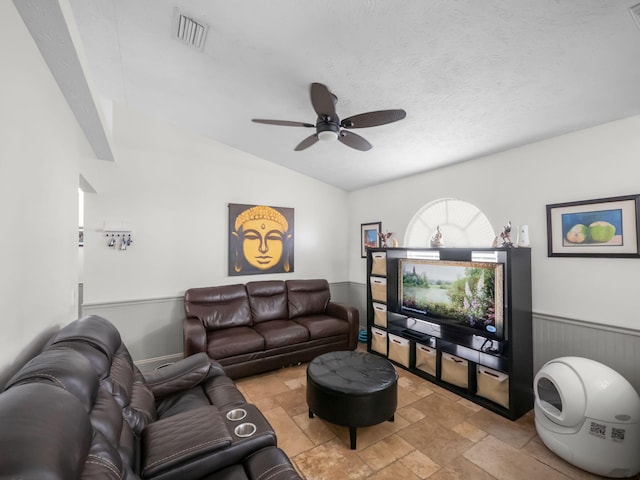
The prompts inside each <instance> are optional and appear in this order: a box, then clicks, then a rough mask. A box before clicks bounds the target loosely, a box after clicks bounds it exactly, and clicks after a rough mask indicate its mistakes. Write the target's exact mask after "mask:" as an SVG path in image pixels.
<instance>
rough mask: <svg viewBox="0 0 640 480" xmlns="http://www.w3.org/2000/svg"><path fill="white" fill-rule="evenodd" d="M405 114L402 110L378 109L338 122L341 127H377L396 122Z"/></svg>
mask: <svg viewBox="0 0 640 480" xmlns="http://www.w3.org/2000/svg"><path fill="white" fill-rule="evenodd" d="M406 116H407V112H405V111H404V110H379V111H377V112H368V113H361V114H359V115H354V116H353V117H349V118H345V119H343V120H342V122H340V126H341V127H342V128H364V127H377V126H378V125H384V124H386V123H392V122H397V121H398V120H402V119H403V118H404V117H406Z"/></svg>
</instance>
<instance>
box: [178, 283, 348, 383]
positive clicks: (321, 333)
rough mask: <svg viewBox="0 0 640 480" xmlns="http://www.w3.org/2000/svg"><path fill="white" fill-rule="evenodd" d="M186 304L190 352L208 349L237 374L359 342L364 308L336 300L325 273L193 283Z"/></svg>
mask: <svg viewBox="0 0 640 480" xmlns="http://www.w3.org/2000/svg"><path fill="white" fill-rule="evenodd" d="M184 308H185V313H186V317H185V319H184V321H183V335H184V355H185V357H188V356H190V355H194V354H196V353H201V352H205V353H206V354H207V355H208V356H209V357H211V358H213V359H215V360H217V361H218V362H219V363H220V365H222V366H223V367H224V370H225V372H226V374H227V375H228V376H230V377H231V378H240V377H246V376H249V375H254V374H257V373H262V372H266V371H269V370H274V369H278V368H281V367H285V366H289V365H294V364H297V363H301V362H308V361H310V360H312V359H314V358H315V357H317V356H318V355H320V354H323V353H327V352H333V351H337V350H354V349H355V348H356V346H357V344H358V329H359V326H358V321H359V317H358V310H357V309H356V308H355V307H352V306H349V305H344V304H339V303H335V302H332V301H331V292H330V289H329V283H328V282H327V281H326V280H323V279H314V280H286V281H283V280H267V281H255V282H249V283H247V284H244V285H243V284H237V285H224V286H216V287H204V288H191V289H189V290H187V291H186V292H185V295H184Z"/></svg>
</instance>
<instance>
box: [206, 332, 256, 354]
mask: <svg viewBox="0 0 640 480" xmlns="http://www.w3.org/2000/svg"><path fill="white" fill-rule="evenodd" d="M262 350H264V338H263V337H262V335H260V334H259V333H258V332H256V331H255V330H254V329H253V328H250V327H233V328H225V329H223V330H217V331H216V332H215V335H209V336H208V337H207V354H208V355H209V356H210V357H211V358H213V359H214V360H217V359H218V358H227V357H233V356H234V355H241V354H243V353H249V352H259V351H262Z"/></svg>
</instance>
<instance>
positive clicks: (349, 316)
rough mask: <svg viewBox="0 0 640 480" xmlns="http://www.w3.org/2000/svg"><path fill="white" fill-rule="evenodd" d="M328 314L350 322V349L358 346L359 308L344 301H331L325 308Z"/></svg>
mask: <svg viewBox="0 0 640 480" xmlns="http://www.w3.org/2000/svg"><path fill="white" fill-rule="evenodd" d="M325 313H326V314H327V315H330V316H332V317H336V318H341V319H342V320H345V321H346V322H347V323H348V324H349V349H350V350H355V349H356V347H357V346H358V331H359V330H360V314H359V312H358V309H357V308H355V307H353V306H351V305H346V304H343V303H336V302H329V303H328V304H327V308H326V310H325Z"/></svg>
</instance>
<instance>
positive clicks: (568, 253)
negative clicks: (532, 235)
mask: <svg viewBox="0 0 640 480" xmlns="http://www.w3.org/2000/svg"><path fill="white" fill-rule="evenodd" d="M639 211H640V195H627V196H623V197H611V198H599V199H596V200H582V201H578V202H569V203H556V204H553V205H547V247H548V251H547V255H548V256H549V257H623V258H640V245H639V243H638V239H639V238H640V230H639V228H640V221H639V217H638V213H639Z"/></svg>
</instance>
